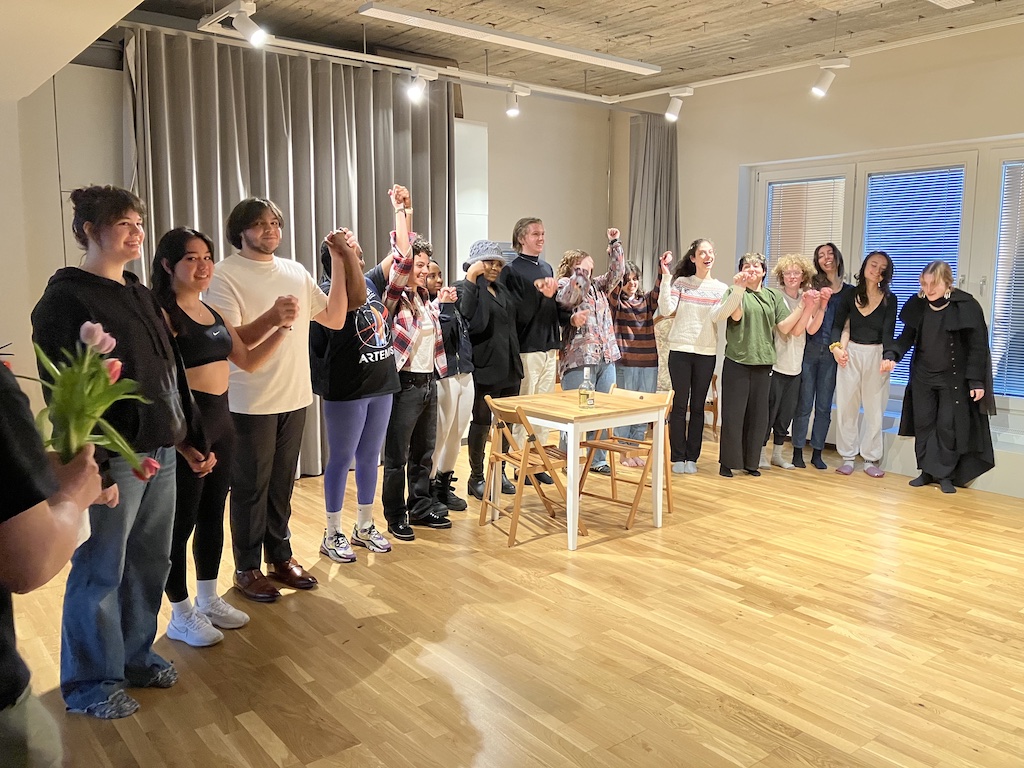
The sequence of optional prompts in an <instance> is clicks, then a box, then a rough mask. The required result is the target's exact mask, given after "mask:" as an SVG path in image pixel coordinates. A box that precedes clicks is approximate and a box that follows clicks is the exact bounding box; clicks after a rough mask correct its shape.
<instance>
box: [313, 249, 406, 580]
mask: <svg viewBox="0 0 1024 768" xmlns="http://www.w3.org/2000/svg"><path fill="white" fill-rule="evenodd" d="M342 236H344V237H345V239H346V245H347V246H349V247H347V248H341V244H340V243H334V242H333V241H331V240H325V241H324V243H323V244H322V245H321V247H320V261H321V263H322V265H323V268H324V275H325V282H326V283H327V284H329V283H330V280H331V250H332V249H339V250H340V251H341V252H342V253H344V254H345V274H344V276H343V277H342V276H337V277H336V279H338V277H340V278H341V279H344V280H345V286H346V293H347V294H348V299H349V306H350V307H355V309H352V310H350V311H349V313H348V319H347V320H346V322H345V326H344V327H343V328H342V329H341V330H340V331H332V330H330V329H328V328H325V327H324V326H322V325H318V324H316V323H314V324H312V325H311V326H310V331H309V360H310V366H311V368H312V374H313V391H314V392H316V393H317V394H318V395H320V397H321V398H323V413H324V423H325V425H326V429H327V447H328V451H329V453H328V461H327V467H326V468H325V469H324V501H325V502H326V506H327V529H326V530H325V531H324V539H323V543H321V545H320V553H321V554H323V555H327V557H329V558H330V559H331V560H333V561H334V562H336V563H352V562H355V559H356V554H355V551H354V550H353V549H352V545H353V544H354V545H356V546H359V547H366V548H367V549H368V550H370V551H371V552H390V551H391V544H390V543H389V542H388V541H387V539H385V538H384V537H383V536H382V535H381V534H380V533H379V532H378V531H377V528H376V526H375V525H374V524H373V499H374V496H375V495H376V492H377V467H378V465H379V461H380V451H381V446H382V445H383V444H384V435H385V434H386V433H387V427H388V421H389V419H390V418H391V399H392V395H393V394H394V393H395V392H397V391H398V390H399V389H400V387H401V385H400V384H399V381H398V370H397V368H396V367H395V359H394V351H393V350H392V347H391V328H390V326H389V324H388V322H387V311H386V310H385V309H384V305H383V304H382V303H381V301H380V298H379V297H377V296H376V295H374V294H371V293H368V291H367V284H366V282H365V280H364V278H363V273H362V266H363V260H362V258H361V255H360V254H361V251H360V249H359V246H358V244H357V243H356V240H355V236H354V235H353V234H352V233H351V232H346V233H344V235H335V236H334V237H335V239H337V238H338V237H342ZM326 287H327V285H326V284H325V285H324V288H326ZM353 460H354V461H355V465H356V522H355V526H354V527H353V529H352V538H351V541H350V540H349V538H348V537H346V536H345V534H344V533H343V531H342V527H341V508H342V505H343V503H344V500H345V485H346V481H347V479H348V470H349V468H350V467H351V466H352V462H353Z"/></svg>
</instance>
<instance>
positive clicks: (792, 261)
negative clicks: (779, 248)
mask: <svg viewBox="0 0 1024 768" xmlns="http://www.w3.org/2000/svg"><path fill="white" fill-rule="evenodd" d="M793 267H798V268H799V269H800V271H801V272H802V273H803V275H801V277H800V289H801V290H804V291H806V290H807V289H808V288H810V287H811V281H812V280H813V279H814V275H815V270H814V263H813V262H812V261H811V260H810V259H808V258H807V257H806V256H801V255H800V254H799V253H787V254H785V255H784V256H780V257H779V261H778V263H777V264H776V265H775V269H773V270H772V275H773V276H774V277H775V279H776V280H777V281H778V283H779V285H784V284H785V282H784V280H783V279H782V275H783V273H785V272H786V271H788V270H790V269H792V268H793Z"/></svg>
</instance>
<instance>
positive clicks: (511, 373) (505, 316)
mask: <svg viewBox="0 0 1024 768" xmlns="http://www.w3.org/2000/svg"><path fill="white" fill-rule="evenodd" d="M515 285H516V287H518V283H516V284H515ZM487 286H488V282H487V278H485V277H484V276H483V275H480V276H479V277H478V278H477V279H476V282H475V283H474V282H470V281H469V280H460V281H459V282H458V283H457V284H456V286H455V287H456V289H457V290H458V293H459V301H458V309H459V313H460V314H461V315H462V316H463V317H464V318H465V319H466V320H467V321H468V323H469V340H470V341H471V342H472V344H473V366H474V367H473V381H474V382H476V383H477V384H482V385H484V386H496V385H502V384H512V383H513V382H516V381H521V380H522V378H523V363H522V361H521V360H520V358H519V336H518V334H517V333H516V314H517V309H518V306H519V304H520V303H521V302H522V300H523V296H522V294H521V292H520V291H517V290H513V289H512V288H510V287H508V286H507V285H506V284H503V283H500V282H497V283H495V284H494V290H495V293H496V294H497V295H492V294H491V292H490V291H488V290H487ZM533 293H536V291H533ZM531 298H532V297H531Z"/></svg>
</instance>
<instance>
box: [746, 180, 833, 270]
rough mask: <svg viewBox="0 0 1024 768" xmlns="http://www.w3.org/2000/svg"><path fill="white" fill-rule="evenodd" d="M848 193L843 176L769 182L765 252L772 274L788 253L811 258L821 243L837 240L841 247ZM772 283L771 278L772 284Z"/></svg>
mask: <svg viewBox="0 0 1024 768" xmlns="http://www.w3.org/2000/svg"><path fill="white" fill-rule="evenodd" d="M845 195H846V179H845V178H844V177H841V176H840V177H836V178H826V179H802V180H799V181H777V182H771V183H770V184H769V185H768V210H767V216H766V217H765V220H766V224H765V236H764V240H765V243H764V255H765V258H767V259H768V271H769V273H771V270H772V269H774V268H775V264H776V263H777V262H778V260H779V257H780V256H782V255H784V254H787V253H799V254H802V255H804V256H806V257H807V258H809V259H810V258H813V257H814V249H815V248H817V247H818V246H819V245H821V244H822V243H835V244H836V245H838V246H839V247H840V250H841V249H842V242H843V204H844V201H845ZM773 284H774V283H773V282H772V281H771V280H769V285H773Z"/></svg>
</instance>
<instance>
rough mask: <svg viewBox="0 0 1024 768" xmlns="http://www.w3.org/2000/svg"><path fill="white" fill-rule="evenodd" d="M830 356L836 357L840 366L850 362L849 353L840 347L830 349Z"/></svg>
mask: <svg viewBox="0 0 1024 768" xmlns="http://www.w3.org/2000/svg"><path fill="white" fill-rule="evenodd" d="M832 357H834V358H835V359H836V362H837V363H838V364H839V367H840V368H845V367H846V364H847V363H849V362H850V353H849V352H847V351H846V350H845V349H843V348H842V347H836V348H835V349H833V350H832ZM884 362H885V361H883V363H884Z"/></svg>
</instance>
